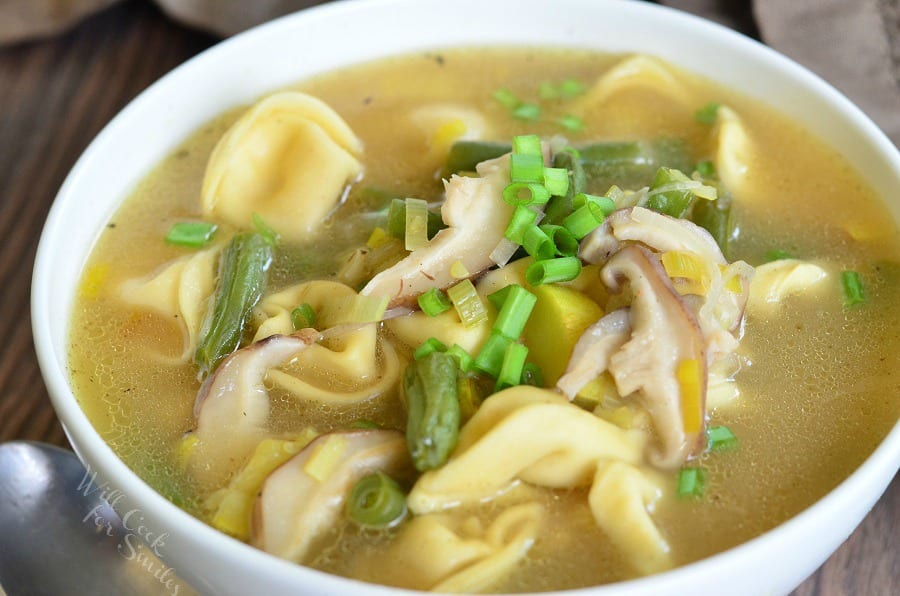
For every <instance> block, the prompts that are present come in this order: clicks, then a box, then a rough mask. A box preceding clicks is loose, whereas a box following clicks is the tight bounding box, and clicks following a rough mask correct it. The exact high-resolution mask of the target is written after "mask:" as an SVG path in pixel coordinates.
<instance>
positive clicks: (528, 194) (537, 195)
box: [503, 182, 550, 205]
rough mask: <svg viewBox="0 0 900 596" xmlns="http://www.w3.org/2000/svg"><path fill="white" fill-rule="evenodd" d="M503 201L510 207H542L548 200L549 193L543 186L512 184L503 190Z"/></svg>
mask: <svg viewBox="0 0 900 596" xmlns="http://www.w3.org/2000/svg"><path fill="white" fill-rule="evenodd" d="M503 200H504V201H506V202H507V203H509V204H510V205H531V204H532V203H534V204H536V205H543V204H544V203H546V202H547V201H549V200H550V193H549V192H548V191H547V189H546V188H544V185H543V184H528V183H525V182H513V183H512V184H510V185H508V186H507V187H506V188H504V189H503Z"/></svg>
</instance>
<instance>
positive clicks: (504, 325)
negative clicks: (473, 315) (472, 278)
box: [488, 284, 537, 339]
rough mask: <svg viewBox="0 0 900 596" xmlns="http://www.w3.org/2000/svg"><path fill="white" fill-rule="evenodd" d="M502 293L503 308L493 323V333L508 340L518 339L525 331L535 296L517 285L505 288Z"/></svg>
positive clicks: (535, 299)
mask: <svg viewBox="0 0 900 596" xmlns="http://www.w3.org/2000/svg"><path fill="white" fill-rule="evenodd" d="M503 292H504V294H503V306H502V307H501V308H500V313H499V314H498V315H497V320H496V321H494V331H496V332H497V333H499V334H500V335H503V336H504V337H508V338H509V339H518V338H519V336H520V335H522V331H524V330H525V324H526V323H527V322H528V317H530V316H531V311H532V309H534V305H535V303H536V302H537V296H535V295H534V294H532V293H531V292H529V291H528V290H526V289H525V288H523V287H522V286H520V285H518V284H510V285H508V286H506V287H505V288H503ZM495 293H496V292H495ZM488 299H489V300H490V297H488Z"/></svg>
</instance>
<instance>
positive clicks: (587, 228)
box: [563, 201, 605, 240]
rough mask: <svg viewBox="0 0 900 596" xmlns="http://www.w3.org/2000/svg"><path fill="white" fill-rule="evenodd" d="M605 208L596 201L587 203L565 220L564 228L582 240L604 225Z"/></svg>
mask: <svg viewBox="0 0 900 596" xmlns="http://www.w3.org/2000/svg"><path fill="white" fill-rule="evenodd" d="M604 219H605V216H604V214H603V208H602V207H601V206H600V205H599V204H598V203H596V202H595V201H585V203H584V205H582V206H581V207H579V208H578V209H576V210H575V211H573V212H572V214H571V215H569V216H568V217H566V219H564V220H563V226H565V228H566V229H567V230H569V232H571V233H572V235H573V236H575V239H576V240H581V239H582V238H584V237H585V236H587V235H588V234H590V233H591V232H593V231H594V230H595V229H596V228H597V227H598V226H599V225H600V224H602V223H603V220H604Z"/></svg>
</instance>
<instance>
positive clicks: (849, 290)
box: [841, 271, 866, 306]
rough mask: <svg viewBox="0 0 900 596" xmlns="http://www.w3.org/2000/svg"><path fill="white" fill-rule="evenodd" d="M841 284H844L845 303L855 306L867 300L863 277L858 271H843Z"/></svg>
mask: <svg viewBox="0 0 900 596" xmlns="http://www.w3.org/2000/svg"><path fill="white" fill-rule="evenodd" d="M841 284H842V285H843V286H844V304H845V305H847V306H855V305H857V304H863V303H864V302H866V292H865V289H864V288H863V283H862V278H861V277H860V275H859V273H857V272H856V271H843V272H841Z"/></svg>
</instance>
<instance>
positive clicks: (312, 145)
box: [201, 91, 363, 242]
mask: <svg viewBox="0 0 900 596" xmlns="http://www.w3.org/2000/svg"><path fill="white" fill-rule="evenodd" d="M362 149H363V148H362V141H360V140H359V139H358V138H357V137H356V135H355V134H354V133H353V131H352V130H351V129H350V127H349V126H348V125H347V123H346V122H344V120H343V119H342V118H341V117H340V116H339V115H338V114H337V113H336V112H335V111H334V110H332V109H331V108H330V107H329V106H328V105H327V104H325V103H323V102H322V101H320V100H318V99H316V98H314V97H312V96H309V95H306V94H304V93H300V92H297V91H284V92H281V93H275V94H273V95H269V96H268V97H266V98H265V99H263V100H261V101H259V102H258V103H256V104H255V105H254V106H252V107H251V108H250V109H249V110H247V112H246V113H245V114H244V115H243V116H241V118H240V119H239V120H238V121H237V122H235V123H234V125H232V127H231V128H230V129H229V130H228V132H227V133H225V135H224V136H223V137H222V139H221V140H220V141H219V143H218V144H217V145H216V148H215V149H214V150H213V153H212V155H211V156H210V159H209V164H208V166H207V169H206V175H205V177H204V179H203V189H202V192H201V199H202V206H203V213H204V215H206V216H208V217H217V218H221V219H223V220H225V221H227V222H228V223H230V224H232V225H234V226H237V227H239V228H249V227H250V226H251V223H252V219H253V214H254V213H258V214H259V216H260V217H262V219H263V220H264V221H265V222H266V223H267V224H268V225H269V226H271V227H272V228H273V229H274V230H275V231H276V232H278V233H279V234H281V235H282V236H283V237H284V238H285V239H287V240H290V241H293V242H302V241H304V240H307V239H308V238H310V237H312V236H311V234H312V232H313V230H314V229H315V228H316V227H317V226H318V225H319V224H320V223H321V221H322V219H323V218H324V217H325V216H326V215H328V213H329V212H330V211H331V210H332V209H333V208H334V207H335V206H336V205H337V204H338V202H339V201H340V198H341V195H342V193H343V190H344V187H345V186H346V184H347V183H348V182H350V181H352V180H354V179H355V178H356V177H357V176H358V175H359V174H360V172H361V171H362V164H361V163H360V161H359V159H358V156H359V155H360V154H361V153H362Z"/></svg>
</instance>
